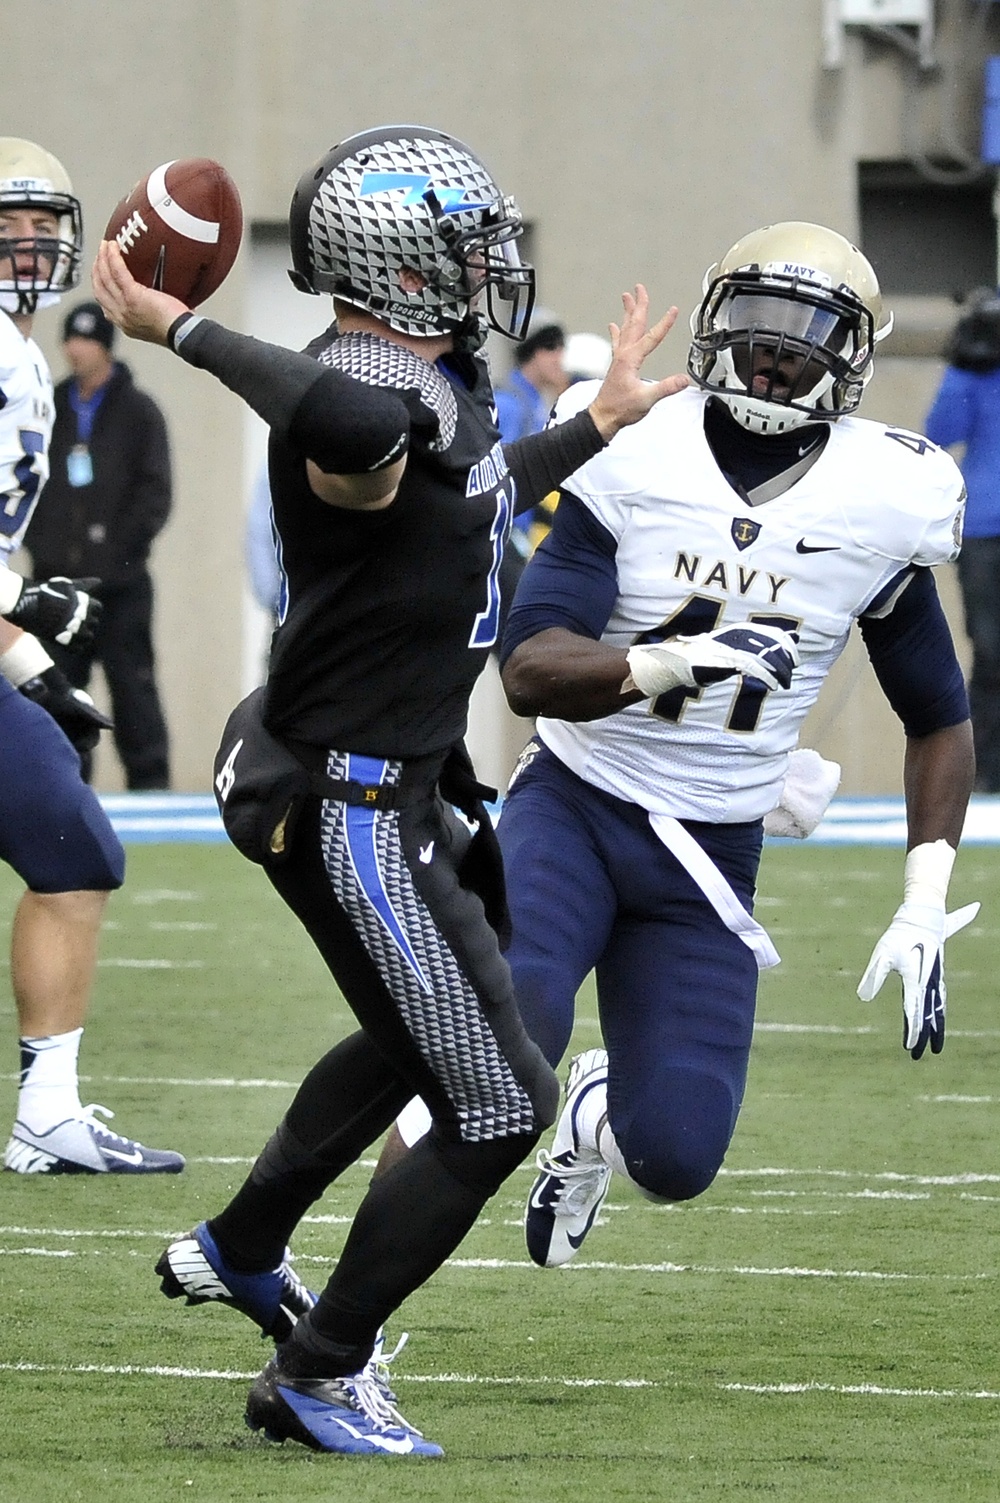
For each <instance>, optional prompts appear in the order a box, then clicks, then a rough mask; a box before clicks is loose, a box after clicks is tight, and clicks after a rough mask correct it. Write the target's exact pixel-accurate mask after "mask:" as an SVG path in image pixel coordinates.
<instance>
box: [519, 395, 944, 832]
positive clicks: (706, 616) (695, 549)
mask: <svg viewBox="0 0 1000 1503" xmlns="http://www.w3.org/2000/svg"><path fill="white" fill-rule="evenodd" d="M595 389H596V383H591V382H587V383H582V384H581V385H579V386H574V387H571V388H570V390H569V391H568V392H567V393H566V394H565V395H564V396H563V397H562V398H561V399H560V401H559V404H558V406H557V409H556V421H565V419H566V418H568V417H570V416H572V415H573V413H574V412H576V411H578V410H579V409H580V408H581V407H584V406H586V405H587V403H588V402H589V401H590V400H592V398H593V395H594V391H595ZM706 401H707V397H706V396H705V394H704V393H703V392H700V391H697V390H695V389H693V388H689V389H688V390H687V391H684V392H682V393H680V394H679V395H678V396H675V397H668V398H666V399H665V400H664V401H661V402H659V403H658V404H657V405H656V407H654V408H653V410H652V411H651V412H650V413H649V415H648V416H647V417H646V418H644V419H643V421H642V422H640V423H637V424H635V426H633V427H631V428H625V429H623V430H622V432H620V433H619V434H618V435H617V437H616V438H615V439H614V440H613V442H612V443H611V444H610V445H609V446H608V448H607V449H605V450H604V451H603V452H602V453H601V454H599V455H597V456H596V458H594V459H592V460H591V461H590V462H589V463H588V464H586V465H584V466H583V467H582V468H581V469H579V470H578V471H577V472H576V473H575V474H574V475H573V476H571V477H570V479H569V480H568V481H566V482H565V489H566V490H568V491H571V492H572V493H573V494H574V495H575V496H577V497H579V499H580V500H581V501H582V502H583V504H584V505H585V506H586V507H588V508H589V510H590V511H591V512H592V513H593V515H594V516H595V517H596V518H597V519H598V521H600V522H601V523H602V524H603V526H604V527H605V528H606V529H607V530H608V531H609V532H610V533H612V534H613V536H614V537H615V538H616V539H617V543H618V548H617V560H616V561H617V570H618V591H619V593H618V600H617V602H616V605H615V609H614V613H613V615H612V617H611V620H610V621H609V622H608V625H607V628H606V630H605V632H604V633H603V636H602V640H603V641H605V642H610V643H613V644H614V645H615V646H617V647H622V648H627V647H630V646H632V644H633V643H634V642H635V641H636V640H637V639H638V638H642V637H643V636H644V634H648V637H647V640H663V639H665V638H667V637H672V636H681V635H693V634H696V633H698V632H703V631H711V630H713V629H714V628H715V627H721V626H731V625H738V624H739V623H741V622H747V621H759V622H768V623H771V624H773V625H777V626H782V627H784V628H785V629H786V630H789V631H794V632H796V633H797V635H798V638H799V643H800V649H801V653H802V663H801V666H800V667H798V668H796V669H795V672H794V676H793V679H792V687H791V688H790V689H788V690H785V691H782V690H775V691H773V692H771V691H766V690H765V689H764V687H763V685H761V684H760V683H758V682H756V681H754V680H746V679H744V678H742V677H734V678H731V679H726V680H723V681H722V682H720V683H715V684H711V685H709V686H708V687H706V688H704V689H693V690H685V689H675V690H672V691H671V692H670V693H668V694H661V695H659V696H658V697H657V698H656V699H654V700H648V699H647V700H643V701H641V702H640V703H639V704H635V705H630V706H628V707H626V708H625V709H623V710H620V711H618V712H617V713H616V714H614V715H610V716H607V717H605V718H604V719H602V720H592V721H585V722H570V721H564V720H553V719H547V718H542V719H540V720H539V721H538V734H539V735H540V737H541V739H542V740H543V741H544V742H545V743H546V745H548V746H549V747H550V748H551V749H552V750H553V751H554V752H555V753H556V755H557V756H558V757H559V758H560V759H561V760H562V761H563V762H565V763H566V764H567V766H569V767H570V768H572V769H573V771H574V772H576V773H578V774H579V776H580V777H582V778H584V779H586V780H587V781H588V782H590V783H592V784H594V785H595V786H596V787H598V788H602V789H604V790H605V791H606V792H608V793H611V794H614V795H616V796H617V797H619V798H623V799H627V800H629V801H630V802H633V803H636V804H639V805H640V806H641V807H643V808H646V809H648V810H650V811H651V812H654V813H661V814H672V815H675V816H676V817H677V818H679V819H693V820H707V821H712V822H730V821H738V820H749V819H756V818H759V817H760V816H761V815H763V814H766V813H767V812H768V810H770V809H772V808H773V807H774V805H775V804H776V802H777V799H778V795H779V792H780V789H781V783H782V780H783V777H784V773H785V764H786V760H787V756H788V753H789V752H790V751H791V750H792V749H793V748H794V747H795V745H796V743H797V741H798V735H799V728H800V726H801V724H802V721H803V719H804V717H805V715H806V712H807V711H808V710H809V708H810V707H811V706H812V704H813V703H814V701H815V699H816V696H817V695H818V693H819V690H820V686H821V685H822V683H823V680H824V678H825V677H826V675H827V673H828V672H829V671H830V668H831V666H832V665H833V663H834V662H835V661H836V659H837V658H838V657H839V655H840V653H841V652H842V651H843V649H844V645H845V643H846V642H847V638H848V634H849V632H850V629H851V625H852V623H853V622H854V621H855V620H856V619H857V617H858V616H860V615H863V614H864V613H865V612H866V611H872V612H873V613H874V614H884V613H885V612H886V610H887V609H891V606H892V604H893V601H894V595H893V581H895V580H896V579H897V577H898V576H899V575H900V573H901V571H902V570H905V569H906V567H907V566H908V565H910V564H911V563H914V564H920V565H934V564H941V563H946V562H948V561H949V560H951V559H954V558H955V557H957V555H958V552H959V548H960V546H961V533H962V513H963V503H964V489H963V485H962V477H961V475H960V473H959V470H958V467H957V466H956V465H955V463H954V461H953V460H952V459H951V458H950V456H949V455H948V454H946V453H945V452H944V451H943V450H941V449H938V448H937V447H936V446H935V445H933V444H931V443H930V442H929V441H928V440H927V439H925V438H922V437H920V435H918V434H913V433H909V432H906V431H904V430H902V429H895V428H889V427H886V426H885V425H884V424H882V423H874V422H868V421H866V420H864V419H860V418H842V419H841V420H840V421H839V422H836V423H833V424H832V425H831V430H830V435H829V438H828V440H827V444H826V447H825V449H824V451H823V453H822V454H821V455H820V457H819V459H818V460H817V461H816V462H815V463H814V464H813V466H812V468H811V469H809V470H808V471H807V472H806V474H804V475H803V476H801V477H800V478H799V479H798V480H797V481H796V482H795V484H794V485H792V486H791V488H790V489H789V490H788V491H786V492H785V493H784V494H783V495H781V496H778V497H776V498H775V499H773V500H770V501H767V502H764V503H763V504H760V505H757V506H751V505H749V504H748V503H747V502H745V501H743V500H742V498H741V497H740V496H739V495H738V494H737V493H736V491H734V490H733V488H732V487H731V486H730V485H729V484H728V482H727V481H726V479H725V477H724V476H723V474H722V472H721V471H720V469H719V467H718V465H717V464H716V462H715V459H714V458H713V456H712V452H711V450H710V449H709V446H708V443H707V441H706V439H705V434H704V426H703V423H704V408H705V403H706Z"/></svg>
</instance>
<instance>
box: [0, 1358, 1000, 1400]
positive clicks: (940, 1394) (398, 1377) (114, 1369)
mask: <svg viewBox="0 0 1000 1503" xmlns="http://www.w3.org/2000/svg"><path fill="white" fill-rule="evenodd" d="M0 1372H5V1373H50V1374H53V1375H56V1376H68V1375H73V1374H78V1375H80V1376H93V1375H95V1374H97V1375H100V1376H103V1377H110V1378H186V1379H191V1378H204V1379H207V1380H209V1381H214V1382H220V1381H221V1382H226V1383H252V1382H253V1380H254V1378H256V1377H257V1376H258V1374H257V1371H256V1370H254V1371H252V1372H251V1371H247V1372H240V1371H236V1370H231V1369H226V1368H211V1367H207V1368H206V1367H161V1366H144V1367H139V1366H136V1365H133V1364H131V1363H122V1364H113V1363H104V1362H74V1363H67V1364H65V1365H60V1364H57V1363H54V1362H0ZM397 1381H398V1382H399V1383H401V1384H406V1383H433V1384H461V1385H463V1386H467V1387H481V1388H553V1387H554V1388H649V1389H658V1388H679V1387H682V1386H685V1385H682V1384H679V1383H677V1382H675V1381H667V1382H665V1381H664V1380H663V1379H659V1378H573V1377H569V1376H553V1377H527V1376H524V1375H514V1376H511V1377H505V1378H498V1377H491V1376H489V1375H487V1374H485V1373H393V1382H394V1383H395V1382H397ZM715 1387H716V1388H717V1389H718V1390H719V1391H720V1392H722V1393H751V1394H765V1395H772V1396H775V1397H785V1396H788V1395H795V1394H809V1393H831V1394H837V1395H838V1396H842V1397H847V1398H903V1399H980V1400H981V1399H989V1400H993V1401H994V1402H995V1401H996V1400H998V1399H1000V1392H997V1391H995V1390H994V1389H989V1388H972V1389H961V1388H886V1387H883V1386H882V1385H881V1384H878V1383H818V1382H810V1383H717V1384H715Z"/></svg>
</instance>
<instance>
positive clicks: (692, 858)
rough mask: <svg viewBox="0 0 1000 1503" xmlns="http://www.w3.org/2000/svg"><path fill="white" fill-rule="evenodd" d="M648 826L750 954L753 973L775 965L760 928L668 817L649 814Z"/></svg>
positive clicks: (776, 958)
mask: <svg viewBox="0 0 1000 1503" xmlns="http://www.w3.org/2000/svg"><path fill="white" fill-rule="evenodd" d="M649 822H650V824H651V825H652V827H653V830H654V831H655V833H656V835H657V837H658V838H659V839H660V840H662V841H663V844H664V845H665V846H666V848H667V850H668V851H670V853H671V854H672V855H674V856H676V858H677V860H678V861H679V862H680V864H681V866H683V868H684V870H685V871H686V872H687V874H688V876H689V877H690V878H691V879H692V881H694V882H695V883H697V885H698V887H700V888H701V891H702V892H703V893H704V894H705V896H706V898H707V899H708V901H709V902H710V903H711V905H712V907H713V908H714V909H715V911H716V913H717V914H718V915H719V917H720V919H721V920H722V922H723V923H724V924H725V926H726V928H727V929H728V930H729V931H730V932H731V933H732V934H735V935H736V936H737V937H738V938H739V939H741V940H742V941H743V943H744V944H745V945H746V947H747V949H748V950H752V951H753V954H754V958H755V959H756V961H757V969H758V970H759V971H766V970H768V969H769V968H770V967H771V966H773V965H777V964H778V962H779V961H780V960H781V956H780V955H779V954H778V952H777V950H776V949H775V948H774V945H773V944H772V942H771V937H770V935H769V934H768V932H767V930H766V929H765V928H764V927H763V925H761V924H758V922H757V920H756V919H755V918H754V916H753V914H751V913H747V911H746V909H745V908H744V907H743V904H742V903H741V902H740V900H739V898H738V897H737V896H736V894H735V892H734V891H733V889H732V888H731V887H730V885H729V883H728V882H727V881H726V879H725V877H724V876H723V875H722V873H721V872H720V870H719V868H718V867H717V866H716V864H715V862H714V861H713V860H712V858H711V856H710V855H709V854H708V852H707V851H705V850H704V849H703V848H702V847H701V846H700V845H699V844H698V842H697V840H695V838H694V836H693V835H692V834H691V832H690V831H689V830H685V828H684V826H683V825H682V824H681V822H680V820H678V819H674V817H673V815H671V814H650V816H649Z"/></svg>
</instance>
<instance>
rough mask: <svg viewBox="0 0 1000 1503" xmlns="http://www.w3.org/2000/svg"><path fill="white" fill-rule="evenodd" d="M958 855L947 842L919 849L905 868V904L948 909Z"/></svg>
mask: <svg viewBox="0 0 1000 1503" xmlns="http://www.w3.org/2000/svg"><path fill="white" fill-rule="evenodd" d="M954 865H955V851H954V849H953V848H952V847H951V846H950V845H949V844H948V842H947V840H934V841H927V842H925V844H924V845H915V846H914V847H913V850H912V851H911V852H910V853H909V855H908V856H907V858H906V866H905V867H904V868H903V902H904V903H922V904H925V905H929V906H935V907H936V906H938V905H940V907H942V908H943V907H944V905H945V902H946V901H947V897H948V883H949V882H950V881H951V869H952V867H953V866H954Z"/></svg>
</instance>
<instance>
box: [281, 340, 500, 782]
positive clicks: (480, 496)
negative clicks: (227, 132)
mask: <svg viewBox="0 0 1000 1503" xmlns="http://www.w3.org/2000/svg"><path fill="white" fill-rule="evenodd" d="M308 353H309V354H311V355H313V356H314V357H315V358H317V359H319V360H320V361H322V362H323V363H325V364H327V365H330V366H332V367H334V368H336V369H337V370H340V371H343V372H344V373H345V374H346V375H349V376H352V377H354V378H355V379H357V380H359V381H362V382H365V383H367V384H369V385H372V386H381V387H388V388H391V389H392V390H394V391H396V392H397V393H398V394H399V396H400V397H401V399H402V400H403V401H404V402H405V403H406V406H407V408H408V410H409V413H410V449H409V456H408V459H407V465H406V470H405V472H404V474H403V479H402V482H401V484H400V487H399V491H398V493H397V495H396V497H395V499H394V500H393V502H392V503H391V505H390V506H388V507H386V508H384V509H383V510H381V511H367V512H364V511H355V510H350V509H347V508H344V507H336V506H330V505H327V504H326V503H325V502H323V501H321V500H319V498H318V497H317V496H316V495H314V493H313V492H312V490H311V489H310V487H309V482H308V479H307V475H306V461H305V458H304V456H303V455H302V454H301V453H300V452H298V451H296V450H295V449H293V448H292V447H290V446H289V444H288V443H287V442H285V441H283V440H281V439H278V438H275V437H273V436H272V439H271V447H270V453H269V469H270V482H271V496H272V501H273V505H274V516H275V524H276V528H277V531H278V535H279V540H280V562H281V566H282V570H283V572H284V576H285V581H286V597H285V600H284V603H283V608H282V616H281V621H280V625H279V626H278V628H277V631H276V633H275V636H274V641H273V644H272V651H271V663H270V671H269V675H268V683H267V689H266V708H265V720H266V723H267V725H268V727H269V729H270V730H272V731H273V732H274V733H276V734H277V735H280V736H286V737H291V738H294V739H296V740H299V741H305V742H308V743H311V744H314V745H318V746H325V747H333V748H336V749H337V750H340V751H351V752H358V753H363V754H365V755H370V756H378V757H393V758H407V757H419V756H425V755H429V754H432V753H436V752H440V751H443V750H445V749H447V748H448V747H449V746H452V745H453V744H454V743H455V742H456V741H458V740H460V739H461V737H462V736H463V735H464V733H465V728H466V719H467V711H468V703H469V695H470V693H471V691H472V686H473V684H474V683H475V680H476V678H477V677H478V675H479V673H480V671H481V670H482V668H483V665H484V663H485V661H486V655H487V653H488V651H489V649H490V647H491V646H492V645H493V643H494V642H495V641H496V636H497V630H498V620H499V605H500V597H499V589H498V584H497V576H498V572H499V567H500V559H501V554H502V551H503V545H504V543H505V541H506V539H507V535H508V533H509V530H510V522H511V513H512V505H513V493H514V484H513V480H512V478H511V476H510V475H509V473H508V470H507V465H506V462H505V460H504V457H503V452H502V449H501V446H500V438H499V433H498V430H497V427H496V420H495V410H494V406H493V391H492V387H491V385H490V379H489V373H488V371H487V368H486V364H485V362H484V361H483V360H481V359H478V358H476V359H473V358H470V357H462V358H459V357H448V358H449V360H450V361H451V362H452V364H451V365H450V366H449V373H448V374H446V373H445V371H444V370H442V369H440V368H439V367H438V366H435V365H431V364H429V363H428V362H427V361H426V360H422V359H421V358H420V357H419V356H418V355H415V354H413V353H411V352H410V351H409V350H407V349H405V348H404V347H402V346H401V345H397V344H394V343H393V342H391V341H389V340H385V339H381V338H379V337H378V336H376V335H372V334H361V333H352V334H345V335H342V336H338V335H337V334H336V331H335V330H332V329H331V330H328V331H327V332H326V333H325V334H324V335H323V336H322V337H321V338H320V339H319V340H317V341H314V343H313V344H312V345H311V346H310V347H309V351H308Z"/></svg>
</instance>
